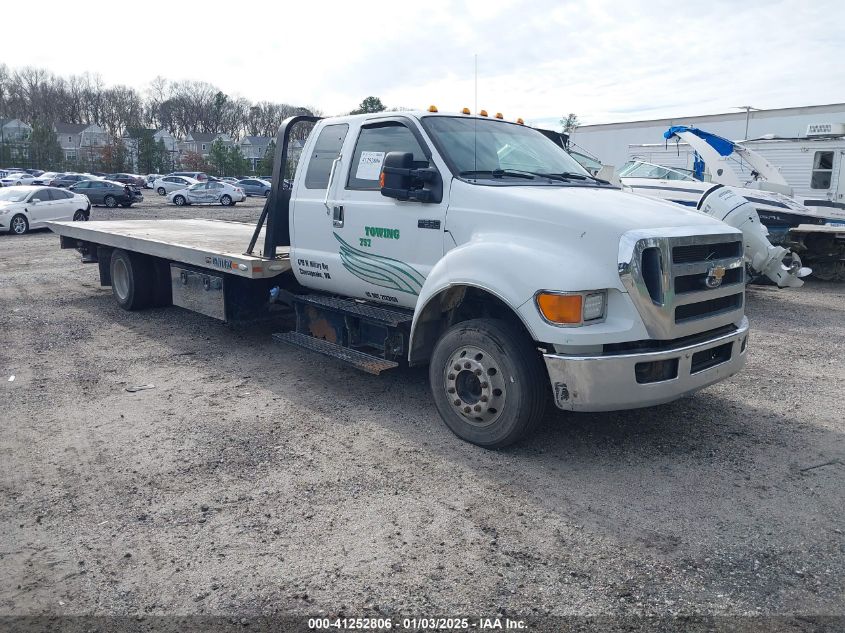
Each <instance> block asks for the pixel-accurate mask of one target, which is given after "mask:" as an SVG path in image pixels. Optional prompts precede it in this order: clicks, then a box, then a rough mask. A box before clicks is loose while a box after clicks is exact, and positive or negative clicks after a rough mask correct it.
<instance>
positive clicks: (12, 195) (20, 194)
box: [0, 189, 30, 202]
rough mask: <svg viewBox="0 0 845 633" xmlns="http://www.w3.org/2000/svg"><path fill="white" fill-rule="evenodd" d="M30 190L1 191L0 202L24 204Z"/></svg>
mask: <svg viewBox="0 0 845 633" xmlns="http://www.w3.org/2000/svg"><path fill="white" fill-rule="evenodd" d="M29 192H30V189H26V190H24V191H21V190H20V189H0V202H23V200H24V198H26V196H27V194H28V193H29Z"/></svg>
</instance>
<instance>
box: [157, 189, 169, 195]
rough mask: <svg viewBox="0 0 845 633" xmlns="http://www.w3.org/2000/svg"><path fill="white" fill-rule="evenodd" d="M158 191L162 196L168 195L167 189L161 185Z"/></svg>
mask: <svg viewBox="0 0 845 633" xmlns="http://www.w3.org/2000/svg"><path fill="white" fill-rule="evenodd" d="M156 193H157V194H158V195H160V196H166V195H167V191H166V190H165V189H164V187H159V188H158V189H156Z"/></svg>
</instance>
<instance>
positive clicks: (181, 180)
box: [153, 176, 199, 196]
mask: <svg viewBox="0 0 845 633" xmlns="http://www.w3.org/2000/svg"><path fill="white" fill-rule="evenodd" d="M198 182H199V180H197V179H196V178H189V177H188V176H161V177H159V178H156V180H155V182H154V183H153V189H155V190H156V193H157V194H158V195H160V196H166V195H167V194H168V193H170V192H171V191H176V190H177V189H187V188H188V187H190V186H191V185H195V184H197V183H198Z"/></svg>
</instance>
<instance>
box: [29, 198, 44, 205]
mask: <svg viewBox="0 0 845 633" xmlns="http://www.w3.org/2000/svg"><path fill="white" fill-rule="evenodd" d="M39 202H41V198H33V199H32V200H30V201H29V204H38V203H39Z"/></svg>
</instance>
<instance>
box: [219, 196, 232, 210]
mask: <svg viewBox="0 0 845 633" xmlns="http://www.w3.org/2000/svg"><path fill="white" fill-rule="evenodd" d="M220 204H222V205H223V206H224V207H231V206H232V196H229V195H225V196H223V197H221V198H220Z"/></svg>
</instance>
